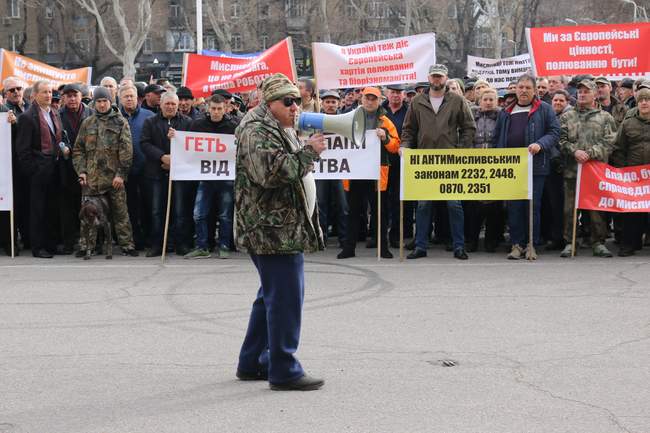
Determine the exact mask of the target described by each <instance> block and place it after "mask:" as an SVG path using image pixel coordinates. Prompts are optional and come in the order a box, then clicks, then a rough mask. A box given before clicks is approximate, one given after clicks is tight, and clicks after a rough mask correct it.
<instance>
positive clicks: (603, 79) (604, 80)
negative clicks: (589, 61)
mask: <svg viewBox="0 0 650 433" xmlns="http://www.w3.org/2000/svg"><path fill="white" fill-rule="evenodd" d="M594 81H595V83H596V84H607V85H608V86H611V85H612V83H610V81H609V80H608V79H607V77H603V76H600V77H598V78H596V79H595V80H594Z"/></svg>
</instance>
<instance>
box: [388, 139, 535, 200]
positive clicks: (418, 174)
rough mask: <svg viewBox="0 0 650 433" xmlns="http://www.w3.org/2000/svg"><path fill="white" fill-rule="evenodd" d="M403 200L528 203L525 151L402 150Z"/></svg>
mask: <svg viewBox="0 0 650 433" xmlns="http://www.w3.org/2000/svg"><path fill="white" fill-rule="evenodd" d="M401 164H402V170H401V173H402V174H401V176H402V179H401V184H400V186H401V191H400V197H401V199H402V200H530V199H531V198H532V190H533V188H532V183H533V174H532V172H533V169H532V166H533V164H532V156H530V154H529V153H528V149H527V148H525V147H523V148H515V149H436V150H433V149H402V158H401Z"/></svg>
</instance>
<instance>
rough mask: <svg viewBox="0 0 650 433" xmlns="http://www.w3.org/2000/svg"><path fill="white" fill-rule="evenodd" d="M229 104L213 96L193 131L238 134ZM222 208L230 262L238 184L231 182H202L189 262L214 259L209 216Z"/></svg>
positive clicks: (222, 236)
mask: <svg viewBox="0 0 650 433" xmlns="http://www.w3.org/2000/svg"><path fill="white" fill-rule="evenodd" d="M227 106H228V103H227V101H226V99H225V98H224V97H223V96H221V95H212V96H211V97H210V99H209V100H208V113H207V114H206V115H204V116H203V118H201V119H197V120H195V121H193V122H192V124H191V125H190V127H189V131H193V132H208V133H212V134H234V133H235V128H236V127H237V125H236V124H235V122H233V121H232V120H231V118H230V116H228V115H227V114H226V109H227V108H226V107H227ZM215 200H216V203H217V205H218V206H217V207H218V208H219V214H218V218H219V245H218V251H219V258H221V259H227V258H228V257H229V256H230V249H231V247H232V246H233V239H232V238H233V204H234V182H233V181H231V180H208V181H205V180H204V181H201V182H200V183H199V187H198V189H197V192H196V200H195V202H194V227H195V230H196V248H195V249H193V250H192V251H190V252H189V253H187V254H186V255H185V258H186V259H200V258H208V257H210V246H209V237H210V234H211V233H212V235H213V236H214V230H212V232H211V231H210V230H209V229H208V227H209V224H208V217H209V215H210V211H211V209H212V207H213V204H214V203H215Z"/></svg>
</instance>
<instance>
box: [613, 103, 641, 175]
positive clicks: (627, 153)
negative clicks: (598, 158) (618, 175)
mask: <svg viewBox="0 0 650 433" xmlns="http://www.w3.org/2000/svg"><path fill="white" fill-rule="evenodd" d="M632 110H635V114H634V115H633V116H630V117H626V118H625V120H624V121H623V123H622V124H621V126H620V127H619V128H618V134H617V136H616V143H615V144H614V152H613V153H612V157H611V163H612V164H613V165H614V166H616V167H629V166H634V165H645V164H650V120H646V119H644V118H642V117H641V116H640V115H639V109H638V107H635V108H633V109H632Z"/></svg>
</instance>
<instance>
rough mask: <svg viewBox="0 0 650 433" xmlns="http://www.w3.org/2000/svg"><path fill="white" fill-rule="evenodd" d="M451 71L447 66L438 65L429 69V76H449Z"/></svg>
mask: <svg viewBox="0 0 650 433" xmlns="http://www.w3.org/2000/svg"><path fill="white" fill-rule="evenodd" d="M448 74H449V70H448V69H447V67H446V66H445V65H441V64H436V65H431V66H430V67H429V75H448Z"/></svg>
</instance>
